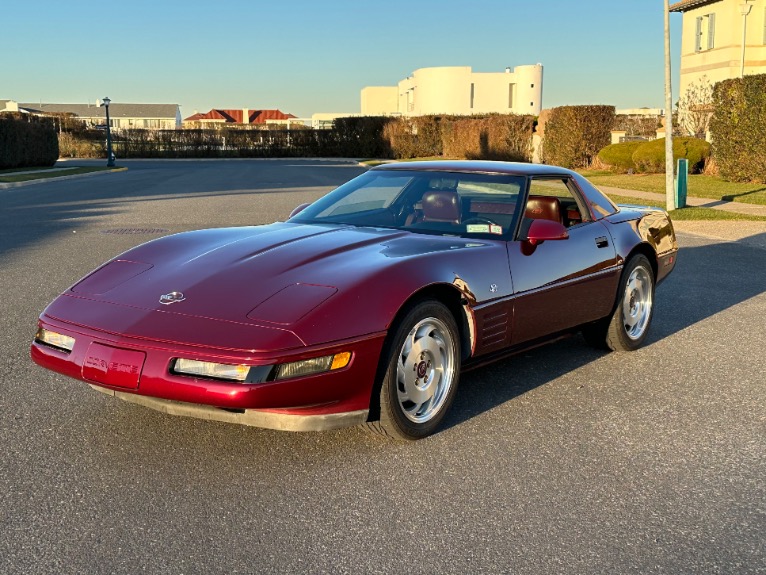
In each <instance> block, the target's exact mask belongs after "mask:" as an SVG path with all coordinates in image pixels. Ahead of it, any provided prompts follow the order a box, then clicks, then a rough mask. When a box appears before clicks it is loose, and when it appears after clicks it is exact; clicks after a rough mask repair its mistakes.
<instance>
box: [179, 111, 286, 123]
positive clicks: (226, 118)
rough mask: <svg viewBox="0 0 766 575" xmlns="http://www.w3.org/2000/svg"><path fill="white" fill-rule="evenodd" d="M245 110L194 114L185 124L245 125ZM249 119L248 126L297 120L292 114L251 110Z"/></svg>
mask: <svg viewBox="0 0 766 575" xmlns="http://www.w3.org/2000/svg"><path fill="white" fill-rule="evenodd" d="M243 115H244V110H243V109H242V108H240V109H238V110H228V109H225V110H224V109H222V110H219V109H215V108H214V109H212V110H210V111H209V112H208V113H206V114H194V115H193V116H189V117H188V118H186V119H185V120H184V122H204V121H206V120H207V121H210V120H212V121H218V122H226V123H234V124H244V123H245V122H243V121H242V117H243ZM248 115H249V118H248V119H247V123H248V124H265V123H266V121H267V120H290V119H292V118H295V117H296V116H293V115H292V114H285V113H284V112H281V111H280V110H250V109H248Z"/></svg>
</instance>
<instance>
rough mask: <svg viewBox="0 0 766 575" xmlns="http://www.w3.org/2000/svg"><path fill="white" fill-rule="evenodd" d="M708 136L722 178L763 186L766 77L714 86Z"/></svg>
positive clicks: (764, 178)
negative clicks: (758, 183) (761, 184)
mask: <svg viewBox="0 0 766 575" xmlns="http://www.w3.org/2000/svg"><path fill="white" fill-rule="evenodd" d="M713 109H714V111H713V117H712V118H711V119H710V134H711V137H712V139H713V157H714V159H715V162H716V164H717V166H718V169H719V173H720V175H721V177H722V178H724V179H726V180H731V181H735V182H745V181H754V182H761V183H766V74H757V75H754V76H745V77H744V78H735V79H731V80H724V81H723V82H718V83H717V84H716V85H715V86H713Z"/></svg>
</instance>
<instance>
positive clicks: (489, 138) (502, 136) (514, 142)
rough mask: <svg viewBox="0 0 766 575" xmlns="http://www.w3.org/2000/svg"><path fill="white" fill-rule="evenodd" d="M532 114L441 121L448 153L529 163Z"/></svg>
mask: <svg viewBox="0 0 766 575" xmlns="http://www.w3.org/2000/svg"><path fill="white" fill-rule="evenodd" d="M534 125H535V119H534V117H533V116H522V115H516V114H493V115H490V116H485V117H475V118H458V117H451V118H449V119H445V120H443V121H442V124H441V126H442V130H441V133H442V149H443V152H444V155H445V156H449V157H456V158H467V159H469V160H507V161H518V162H529V161H530V159H531V154H532V131H533V129H534Z"/></svg>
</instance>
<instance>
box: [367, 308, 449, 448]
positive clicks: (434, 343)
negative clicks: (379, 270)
mask: <svg viewBox="0 0 766 575" xmlns="http://www.w3.org/2000/svg"><path fill="white" fill-rule="evenodd" d="M391 333H393V337H391V339H390V341H389V342H388V343H387V345H386V347H385V348H384V354H385V355H384V356H383V357H384V359H383V361H385V362H386V364H385V373H384V375H383V377H382V381H381V385H380V394H379V398H378V399H379V401H380V420H379V421H372V422H369V423H367V428H368V430H370V431H373V432H375V433H378V434H380V435H384V436H386V437H389V438H393V439H403V440H415V439H421V438H423V437H426V436H428V435H431V434H432V433H433V432H434V431H435V430H436V429H437V428H438V426H439V425H440V423H441V422H442V420H443V419H444V416H445V415H446V413H447V411H448V410H449V407H450V405H451V404H452V402H453V400H454V398H455V393H456V391H457V386H458V381H459V379H460V334H459V331H458V327H457V324H456V322H455V319H454V317H453V316H452V314H451V313H450V311H449V310H448V309H447V308H446V307H445V306H444V305H443V304H442V303H440V302H438V301H435V300H426V301H423V302H421V303H419V304H417V305H415V306H414V307H413V308H412V309H411V310H410V311H409V312H407V313H406V314H405V316H404V317H403V318H402V319H401V321H399V322H398V323H397V325H396V326H395V327H394V328H393V330H392V332H391Z"/></svg>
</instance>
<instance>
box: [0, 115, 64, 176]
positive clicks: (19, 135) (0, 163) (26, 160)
mask: <svg viewBox="0 0 766 575" xmlns="http://www.w3.org/2000/svg"><path fill="white" fill-rule="evenodd" d="M58 157H59V146H58V140H57V139H56V132H55V131H54V129H53V122H52V121H51V120H50V118H44V117H39V116H31V115H29V114H17V113H13V114H0V169H2V168H27V167H47V166H52V165H53V164H55V163H56V160H57V159H58Z"/></svg>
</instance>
